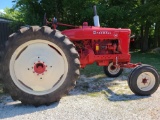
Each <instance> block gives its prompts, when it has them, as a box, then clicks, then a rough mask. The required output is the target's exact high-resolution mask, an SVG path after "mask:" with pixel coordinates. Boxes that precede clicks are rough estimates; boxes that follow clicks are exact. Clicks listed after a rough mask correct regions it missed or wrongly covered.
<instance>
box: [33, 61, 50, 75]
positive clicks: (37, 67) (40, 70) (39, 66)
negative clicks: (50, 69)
mask: <svg viewBox="0 0 160 120" xmlns="http://www.w3.org/2000/svg"><path fill="white" fill-rule="evenodd" d="M46 67H47V66H46V65H45V64H44V62H40V61H39V62H38V63H34V67H33V68H34V71H33V72H34V73H37V75H39V74H44V72H45V71H46Z"/></svg>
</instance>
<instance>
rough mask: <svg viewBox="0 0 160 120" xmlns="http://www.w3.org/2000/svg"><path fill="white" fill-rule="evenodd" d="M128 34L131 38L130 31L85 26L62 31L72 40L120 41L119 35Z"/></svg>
mask: <svg viewBox="0 0 160 120" xmlns="http://www.w3.org/2000/svg"><path fill="white" fill-rule="evenodd" d="M120 33H122V34H125V35H126V34H128V36H129V37H130V34H131V30H130V29H121V28H118V29H117V28H103V27H94V26H83V27H81V28H76V29H69V30H64V31H62V34H64V35H66V36H67V37H68V38H69V39H70V40H87V39H92V40H93V39H118V38H119V34H120Z"/></svg>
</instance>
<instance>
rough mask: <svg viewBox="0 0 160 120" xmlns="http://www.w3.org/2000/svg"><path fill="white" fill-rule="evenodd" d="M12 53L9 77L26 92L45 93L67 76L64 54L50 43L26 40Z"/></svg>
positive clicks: (56, 87) (58, 84) (59, 84)
mask: <svg viewBox="0 0 160 120" xmlns="http://www.w3.org/2000/svg"><path fill="white" fill-rule="evenodd" d="M51 46H52V47H51ZM24 48H25V49H24ZM12 56H13V57H12V59H11V61H10V74H11V76H12V79H13V81H14V83H15V84H16V85H17V86H18V87H19V88H20V89H21V90H23V91H25V92H27V93H30V94H34V95H43V94H48V93H50V92H51V91H54V90H56V89H58V88H59V86H61V85H62V83H63V82H64V80H65V77H66V75H67V71H68V64H67V60H66V57H65V55H64V53H63V51H62V50H61V49H60V48H59V47H58V46H57V45H55V44H53V43H51V42H48V41H44V40H34V41H29V42H27V43H24V44H23V45H21V46H19V47H18V48H17V49H16V51H15V52H14V54H13V55H12Z"/></svg>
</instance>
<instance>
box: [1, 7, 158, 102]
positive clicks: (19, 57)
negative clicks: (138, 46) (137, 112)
mask: <svg viewBox="0 0 160 120" xmlns="http://www.w3.org/2000/svg"><path fill="white" fill-rule="evenodd" d="M94 12H95V16H94V26H88V23H87V22H84V23H83V25H82V27H77V26H75V28H74V29H69V30H64V31H61V32H60V31H58V30H56V29H55V28H56V26H57V25H65V24H61V23H58V22H57V21H56V19H53V21H52V22H51V24H52V26H53V29H51V28H50V27H47V26H43V27H39V26H31V27H24V28H22V29H20V30H19V31H18V32H17V33H13V34H12V35H10V36H9V40H8V42H7V45H6V47H7V49H6V50H7V51H6V56H5V59H4V62H3V65H4V68H3V74H4V85H5V88H6V89H7V90H8V91H9V93H10V95H11V97H12V98H13V100H20V101H21V102H22V103H24V104H32V105H42V104H50V103H52V102H55V101H58V100H60V98H61V97H62V96H64V95H66V94H67V93H68V92H69V91H70V90H71V89H72V88H73V87H74V86H75V84H76V80H77V79H78V76H79V74H80V73H79V69H80V68H84V67H85V66H86V65H88V64H92V63H94V62H96V63H97V65H99V66H104V72H105V74H106V75H107V76H109V77H117V76H119V75H120V74H121V73H122V71H123V68H135V69H133V70H132V72H131V74H130V76H129V78H128V85H129V87H130V89H131V90H132V91H133V92H134V93H135V94H137V95H142V96H145V95H151V94H152V93H154V92H155V91H156V90H157V88H158V87H159V75H158V72H157V71H156V70H155V69H154V68H153V67H152V66H150V65H142V64H132V63H130V54H129V44H130V35H131V30H130V29H121V28H118V29H116V28H103V27H100V25H99V17H98V15H97V13H96V7H95V6H94ZM46 22H47V21H46ZM47 23H50V22H47ZM68 26H70V25H68Z"/></svg>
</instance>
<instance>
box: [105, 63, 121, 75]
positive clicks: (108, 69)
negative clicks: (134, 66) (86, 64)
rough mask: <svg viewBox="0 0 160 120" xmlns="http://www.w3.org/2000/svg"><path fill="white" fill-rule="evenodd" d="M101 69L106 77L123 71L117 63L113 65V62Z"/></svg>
mask: <svg viewBox="0 0 160 120" xmlns="http://www.w3.org/2000/svg"><path fill="white" fill-rule="evenodd" d="M103 70H104V73H105V74H106V75H107V76H108V77H118V76H119V75H121V73H122V72H123V69H122V68H120V66H119V65H113V63H110V64H109V65H108V66H104V67H103Z"/></svg>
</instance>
